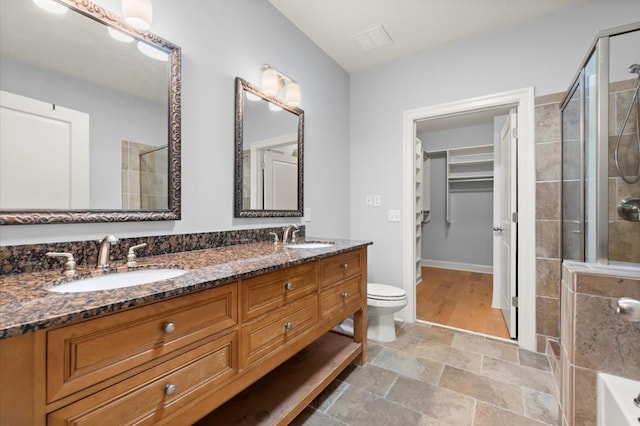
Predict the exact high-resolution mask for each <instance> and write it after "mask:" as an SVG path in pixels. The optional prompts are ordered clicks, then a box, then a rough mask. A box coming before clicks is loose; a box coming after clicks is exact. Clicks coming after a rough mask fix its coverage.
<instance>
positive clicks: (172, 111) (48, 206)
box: [0, 0, 181, 225]
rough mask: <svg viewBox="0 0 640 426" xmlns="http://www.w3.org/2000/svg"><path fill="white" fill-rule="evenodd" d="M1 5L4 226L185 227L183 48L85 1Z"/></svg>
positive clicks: (0, 214) (0, 199) (0, 202)
mask: <svg viewBox="0 0 640 426" xmlns="http://www.w3.org/2000/svg"><path fill="white" fill-rule="evenodd" d="M52 1H53V2H55V3H56V4H57V5H58V7H60V6H63V7H62V9H64V10H63V12H64V13H62V14H54V13H50V12H48V11H45V10H43V9H41V8H39V7H38V6H36V5H35V3H34V2H32V1H24V0H2V14H1V15H0V75H2V79H0V114H2V115H1V117H0V120H1V121H2V126H1V127H2V129H1V131H0V225H11V224H45V223H84V222H124V221H159V220H179V219H180V214H181V212H180V205H181V203H180V193H181V182H180V147H181V131H180V129H181V128H180V120H181V116H180V90H181V88H180V67H181V50H180V47H178V46H176V45H174V44H172V43H171V42H169V41H166V40H164V39H162V38H160V37H158V36H157V35H155V34H152V33H150V32H144V33H143V32H139V31H137V30H134V29H133V28H131V27H130V26H128V25H127V24H126V23H124V21H123V20H122V19H121V18H120V17H119V16H117V15H115V14H113V13H112V12H110V11H107V10H105V9H103V8H101V7H100V6H97V5H95V4H93V3H90V2H89V1H86V0H52Z"/></svg>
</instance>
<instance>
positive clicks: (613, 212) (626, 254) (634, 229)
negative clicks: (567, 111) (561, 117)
mask: <svg viewBox="0 0 640 426" xmlns="http://www.w3.org/2000/svg"><path fill="white" fill-rule="evenodd" d="M636 84H637V79H632V80H626V81H619V82H616V83H611V84H610V85H609V260H618V261H623V262H640V222H628V221H625V220H622V218H621V217H620V216H619V214H618V211H617V209H616V206H617V204H618V202H619V201H620V200H621V199H623V198H625V197H628V196H636V197H640V181H639V182H636V183H634V184H627V183H625V182H624V181H623V180H622V179H620V178H619V177H618V174H617V172H616V167H615V163H614V148H615V144H616V139H617V137H618V135H619V134H620V132H621V130H622V124H623V122H624V118H625V115H626V114H627V111H629V105H630V104H631V100H632V97H633V91H634V89H635V87H636ZM637 108H638V106H637V102H636V103H635V106H634V107H633V109H632V110H631V115H630V117H629V121H628V122H627V125H626V126H625V128H624V132H623V133H622V139H621V141H620V150H619V156H618V157H619V159H620V167H621V169H622V172H623V173H624V175H625V176H626V177H627V179H628V180H632V179H629V178H634V177H636V176H637V175H638V168H639V167H638V163H639V162H640V152H638V148H639V147H638V140H637V139H636V138H637V137H638V134H637V132H638V128H637V124H636V117H637V116H636V113H637Z"/></svg>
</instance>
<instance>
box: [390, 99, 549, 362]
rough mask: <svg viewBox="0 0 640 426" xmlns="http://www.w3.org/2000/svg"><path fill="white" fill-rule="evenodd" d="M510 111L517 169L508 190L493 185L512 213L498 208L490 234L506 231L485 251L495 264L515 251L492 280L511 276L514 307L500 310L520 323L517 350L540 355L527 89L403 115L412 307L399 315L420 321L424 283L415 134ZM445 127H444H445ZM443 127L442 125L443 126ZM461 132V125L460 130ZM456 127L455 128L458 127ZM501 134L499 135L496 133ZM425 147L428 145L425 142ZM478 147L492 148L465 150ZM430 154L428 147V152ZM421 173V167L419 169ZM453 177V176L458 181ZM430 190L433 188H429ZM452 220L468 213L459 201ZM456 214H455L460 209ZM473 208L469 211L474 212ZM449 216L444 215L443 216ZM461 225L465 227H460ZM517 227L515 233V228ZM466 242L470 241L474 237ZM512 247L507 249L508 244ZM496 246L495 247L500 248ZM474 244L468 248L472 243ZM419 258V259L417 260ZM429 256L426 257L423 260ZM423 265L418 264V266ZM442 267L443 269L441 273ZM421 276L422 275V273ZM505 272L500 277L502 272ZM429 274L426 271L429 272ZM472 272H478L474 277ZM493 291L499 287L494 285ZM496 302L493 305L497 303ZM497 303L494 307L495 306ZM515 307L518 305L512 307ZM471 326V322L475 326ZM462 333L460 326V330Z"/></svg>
mask: <svg viewBox="0 0 640 426" xmlns="http://www.w3.org/2000/svg"><path fill="white" fill-rule="evenodd" d="M512 108H515V109H516V111H517V118H516V121H515V122H517V130H513V131H512V132H505V133H504V135H505V136H509V134H511V136H514V137H516V138H517V148H516V149H514V150H513V151H512V152H510V153H509V155H508V156H509V158H511V159H512V160H513V159H515V161H513V162H512V164H513V165H514V166H515V165H516V164H517V170H516V171H514V172H513V175H512V176H510V177H508V178H505V183H508V184H509V186H507V185H506V184H505V185H504V188H502V189H500V188H499V186H498V185H496V186H494V193H495V192H497V191H498V190H499V189H500V190H509V191H510V193H512V194H514V196H513V198H512V200H513V203H514V206H513V208H512V209H507V208H504V209H501V208H494V209H493V210H494V212H493V213H494V214H492V215H490V216H491V217H492V218H493V219H494V220H493V221H492V222H491V223H489V224H488V226H489V232H491V233H494V231H493V228H494V227H495V228H498V230H499V228H501V227H502V228H503V232H495V233H494V235H493V244H488V246H485V247H484V251H488V252H490V253H492V263H493V261H494V260H496V259H500V251H499V250H500V249H501V248H505V249H506V248H507V247H509V252H511V253H514V252H517V256H514V257H511V258H510V259H511V261H510V262H509V263H508V265H507V264H506V263H503V264H502V265H501V266H502V267H500V268H496V267H495V266H493V265H492V271H491V272H493V276H494V277H501V276H502V275H505V276H508V277H509V279H510V280H511V279H512V278H514V279H513V280H511V282H512V283H513V284H516V286H517V287H515V288H514V289H513V293H512V294H511V295H510V296H509V298H510V299H511V302H512V303H511V304H505V305H509V306H500V307H501V308H504V309H505V312H506V313H513V314H514V315H513V316H512V315H510V314H509V315H507V317H508V319H509V320H510V319H511V318H513V319H515V317H516V316H517V319H515V321H513V322H512V323H511V324H510V325H511V329H510V336H513V335H514V334H515V337H512V338H515V339H517V342H518V345H519V346H520V347H521V348H523V349H527V350H536V329H535V325H536V315H535V306H536V305H535V300H536V297H535V289H536V268H535V255H536V244H535V241H536V239H535V189H536V184H535V162H534V151H535V150H534V148H535V141H534V122H535V118H534V91H533V88H531V87H529V88H524V89H518V90H513V91H509V92H502V93H496V94H493V95H486V96H482V97H478V98H471V99H465V100H461V101H455V102H451V103H446V104H439V105H434V106H429V107H423V108H417V109H413V110H408V111H405V112H404V115H403V129H404V130H403V134H404V136H403V140H404V144H403V145H404V148H403V150H404V162H403V164H404V166H403V182H404V183H403V187H404V197H403V205H404V209H405V210H404V212H403V218H404V219H403V241H404V244H403V282H404V283H405V285H404V288H405V290H406V292H407V298H408V302H409V303H408V305H407V307H406V308H405V309H404V310H403V311H402V312H400V315H399V318H401V319H404V321H406V322H415V321H417V320H418V321H419V319H417V315H416V312H417V311H416V308H417V303H416V301H417V291H416V290H417V288H418V287H419V286H420V285H422V284H417V282H418V281H420V279H421V277H420V275H421V273H422V268H418V267H417V265H418V264H420V266H421V264H422V255H421V253H420V251H421V248H422V241H420V249H419V248H418V245H419V244H418V241H419V240H422V232H421V228H422V224H421V222H422V216H424V215H423V214H422V208H421V209H420V210H419V209H418V208H417V206H418V204H419V202H423V204H426V205H428V204H429V203H424V200H421V198H422V197H421V196H420V194H421V191H418V189H417V188H418V187H419V186H420V185H419V184H418V181H417V169H418V168H417V167H416V160H417V157H419V155H418V153H417V151H416V142H417V129H418V126H419V125H420V124H421V123H423V122H426V121H431V120H435V121H434V122H436V121H440V120H453V122H455V120H459V119H462V118H463V117H465V116H467V115H473V114H475V113H484V112H490V113H491V114H493V117H497V116H498V115H507V114H509V112H508V111H510V110H511V109H512ZM442 123H444V122H442ZM442 123H440V124H442ZM458 127H459V126H458ZM454 128H455V126H454ZM496 132H497V130H496ZM425 143H426V142H425ZM476 145H489V144H483V143H470V144H467V146H476ZM493 145H494V148H496V149H495V150H494V152H500V151H501V150H500V149H497V144H496V143H495V140H494V144H493ZM426 150H427V151H428V150H429V148H426ZM500 154H502V153H501V152H500ZM420 169H422V167H420ZM500 171H501V170H500V167H499V166H498V167H495V165H494V178H495V179H494V182H495V183H496V184H497V183H498V182H500ZM454 177H455V176H454ZM429 187H431V185H429ZM429 207H430V209H431V214H433V213H434V211H435V206H434V204H433V203H431V205H430V206H429ZM450 207H451V208H452V211H451V214H452V216H451V220H452V221H456V217H455V215H456V213H455V212H456V211H458V212H465V211H467V210H465V209H462V210H460V209H459V208H458V209H457V207H456V204H455V201H454V202H453V203H452V205H451V206H450ZM456 209H457V210H456ZM473 211H475V210H472V209H470V210H469V212H470V213H473ZM499 212H500V213H505V212H506V213H508V214H503V216H504V217H502V218H500V219H498V215H497V214H498V213H499ZM445 214H446V213H445ZM477 218H478V215H472V216H471V219H470V220H471V221H475V220H477ZM431 220H433V216H432V217H431ZM503 221H510V222H509V223H511V224H513V225H515V226H514V227H513V228H512V229H507V230H506V231H507V232H504V231H505V228H504V226H502V223H503ZM459 223H462V222H459ZM516 227H517V228H516ZM427 239H428V238H426V239H425V241H424V244H425V245H427V244H428V241H426V240H427ZM467 241H471V239H470V237H469V238H468V239H467ZM507 241H508V242H509V244H504V243H506V242H507ZM496 242H497V243H496ZM469 245H470V244H469ZM427 248H428V247H427ZM418 256H420V258H418ZM424 256H425V257H427V256H428V255H426V254H425V255H424ZM418 262H420V263H418ZM441 266H443V265H439V267H440V269H447V268H442V267H441ZM507 269H508V273H504V270H507ZM418 271H420V272H418ZM501 271H502V272H501ZM425 272H426V271H425ZM472 272H474V273H480V272H475V271H472ZM494 287H495V284H494ZM505 296H507V295H506V294H505V295H504V296H503V294H502V290H498V291H494V290H493V288H492V299H496V298H498V299H500V298H504V299H505V300H507V298H506V297H505ZM494 301H495V300H492V302H494ZM492 304H493V303H492ZM513 305H515V306H513ZM472 322H473V321H472ZM456 328H458V327H456Z"/></svg>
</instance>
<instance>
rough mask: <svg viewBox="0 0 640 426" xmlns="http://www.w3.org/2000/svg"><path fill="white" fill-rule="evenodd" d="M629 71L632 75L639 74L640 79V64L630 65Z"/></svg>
mask: <svg viewBox="0 0 640 426" xmlns="http://www.w3.org/2000/svg"><path fill="white" fill-rule="evenodd" d="M627 71H628V72H630V73H631V74H638V77H640V64H632V65H629V68H627Z"/></svg>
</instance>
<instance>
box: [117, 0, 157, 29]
mask: <svg viewBox="0 0 640 426" xmlns="http://www.w3.org/2000/svg"><path fill="white" fill-rule="evenodd" d="M121 5H122V14H123V15H124V20H125V22H126V23H127V24H129V25H131V26H132V27H133V28H135V29H136V30H140V31H147V30H148V29H149V28H151V19H152V17H153V7H152V6H151V0H122V3H121Z"/></svg>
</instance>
